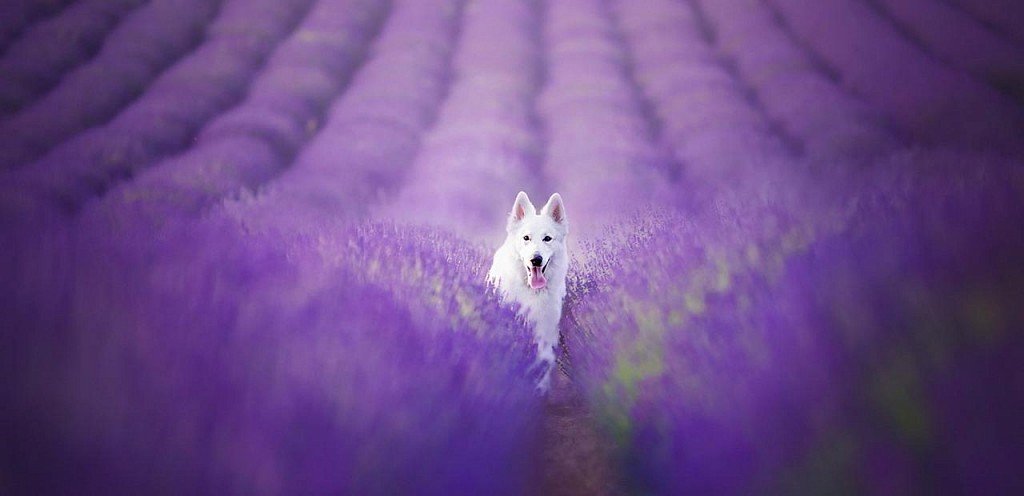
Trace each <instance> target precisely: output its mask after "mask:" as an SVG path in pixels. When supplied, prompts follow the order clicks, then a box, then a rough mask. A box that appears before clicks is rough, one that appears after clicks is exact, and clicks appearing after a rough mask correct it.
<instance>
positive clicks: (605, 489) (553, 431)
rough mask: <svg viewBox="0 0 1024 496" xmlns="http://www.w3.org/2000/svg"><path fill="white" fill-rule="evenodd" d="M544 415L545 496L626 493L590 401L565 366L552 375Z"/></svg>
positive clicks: (543, 474) (543, 488) (542, 484)
mask: <svg viewBox="0 0 1024 496" xmlns="http://www.w3.org/2000/svg"><path fill="white" fill-rule="evenodd" d="M551 379H552V381H551V392H550V393H549V394H548V402H547V405H546V407H545V412H544V427H543V432H544V433H543V435H544V448H543V449H544V451H543V455H542V460H543V467H542V469H541V488H540V489H541V494H542V495H545V496H548V495H552V496H575V495H587V496H602V495H619V494H624V493H625V491H623V489H622V484H621V482H620V481H621V477H620V475H619V473H618V471H617V470H616V466H615V464H614V463H613V462H612V450H611V445H610V444H609V443H608V442H607V440H606V439H605V438H604V437H602V436H601V435H600V433H599V432H598V431H597V426H596V425H595V419H594V417H593V416H592V415H591V413H590V411H589V409H588V406H587V404H586V402H585V401H584V400H583V398H582V397H581V396H580V394H579V391H578V390H577V389H576V387H575V385H574V384H573V383H572V380H571V379H570V378H569V375H567V374H566V372H565V371H564V370H562V367H559V368H558V370H556V372H555V373H554V375H553V376H552V378H551Z"/></svg>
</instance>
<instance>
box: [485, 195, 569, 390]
mask: <svg viewBox="0 0 1024 496" xmlns="http://www.w3.org/2000/svg"><path fill="white" fill-rule="evenodd" d="M506 231H508V235H507V236H506V237H505V243H504V244H502V245H501V247H500V248H498V251H497V252H495V253H494V263H492V264H491V270H490V271H488V273H487V280H488V281H489V282H490V283H491V284H493V285H494V286H496V287H497V288H498V290H499V291H500V292H501V295H502V297H503V299H504V300H505V301H507V302H516V303H518V304H519V315H521V316H523V317H524V318H525V319H526V321H527V322H529V323H530V324H532V325H533V335H534V339H535V341H536V343H537V360H538V362H539V363H541V364H542V365H543V366H545V368H546V370H545V372H544V377H543V378H542V379H541V381H540V383H539V384H538V386H539V387H540V389H541V390H545V391H546V390H547V389H548V387H549V386H550V382H551V369H552V367H553V366H554V363H555V346H556V345H557V344H558V321H559V319H561V318H562V300H563V299H565V276H566V274H567V273H568V272H569V253H568V250H567V249H566V244H565V237H566V235H568V233H569V225H568V222H567V220H566V217H565V206H563V205H562V197H561V196H559V195H558V193H555V194H553V195H551V198H550V199H549V200H548V203H547V204H546V205H544V208H542V209H541V210H540V213H539V214H538V213H537V209H535V208H534V207H533V204H532V203H530V198H529V197H528V196H526V193H524V192H522V191H520V192H519V194H518V195H517V196H516V202H515V204H513V205H512V212H511V213H510V214H509V217H508V225H507V227H506Z"/></svg>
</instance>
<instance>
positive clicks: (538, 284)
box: [530, 267, 548, 289]
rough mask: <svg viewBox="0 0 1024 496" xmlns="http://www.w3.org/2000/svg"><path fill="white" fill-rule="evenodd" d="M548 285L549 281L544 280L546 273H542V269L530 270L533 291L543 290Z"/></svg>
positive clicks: (534, 268) (533, 268)
mask: <svg viewBox="0 0 1024 496" xmlns="http://www.w3.org/2000/svg"><path fill="white" fill-rule="evenodd" d="M547 285H548V280H547V279H545V278H544V273H543V272H541V270H540V267H531V268H530V287H531V288H533V289H541V288H543V287H544V286H547Z"/></svg>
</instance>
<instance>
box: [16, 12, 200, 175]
mask: <svg viewBox="0 0 1024 496" xmlns="http://www.w3.org/2000/svg"><path fill="white" fill-rule="evenodd" d="M219 5H220V1H212V2H211V1H206V0H153V1H152V2H151V3H149V4H147V5H146V6H144V7H142V8H140V9H138V10H136V11H135V12H132V13H131V14H130V15H129V16H128V17H127V18H125V20H124V21H123V22H122V23H121V24H120V25H119V26H118V27H117V29H115V30H114V31H113V32H111V33H110V34H109V35H108V36H107V38H106V40H105V41H104V43H103V47H102V48H101V49H100V51H99V53H97V54H96V56H95V57H93V59H92V60H90V61H89V62H88V63H87V64H85V65H82V66H80V67H78V68H77V69H75V70H73V71H71V72H69V73H68V74H66V75H64V77H62V78H61V81H60V83H59V84H58V85H57V86H55V87H54V88H53V89H52V90H51V91H49V92H48V93H47V94H46V95H45V96H43V97H42V98H40V99H39V100H37V101H35V102H34V103H32V104H31V105H29V106H28V107H25V108H23V109H21V111H20V112H19V113H17V114H15V115H12V116H10V117H8V118H5V119H4V120H3V121H0V131H2V132H0V143H2V145H3V146H2V147H0V169H8V168H12V167H15V166H22V165H27V164H26V162H28V161H29V160H32V159H35V158H37V157H39V156H41V155H42V154H44V153H45V152H46V151H47V150H49V149H51V148H52V147H55V146H57V145H58V144H60V143H61V142H62V141H63V140H65V139H67V138H69V137H71V136H73V135H74V134H75V133H78V132H80V131H82V130H84V129H87V128H89V127H90V126H94V125H97V124H101V123H103V122H105V121H107V120H109V119H110V118H112V117H114V116H115V115H116V114H117V112H118V111H119V110H120V109H121V108H122V107H123V106H124V105H125V104H127V103H128V102H130V101H132V100H133V99H135V98H136V97H138V96H139V95H140V94H141V93H142V92H143V91H144V90H145V89H146V86H147V85H149V84H150V83H151V82H152V81H153V79H154V78H156V77H157V75H159V74H160V73H161V71H163V70H164V69H165V68H167V67H168V66H170V65H171V64H172V63H174V62H175V61H176V60H178V59H179V58H180V57H182V56H184V55H185V54H186V53H188V51H189V50H191V49H192V48H194V47H195V45H196V44H197V43H198V42H199V41H200V39H201V35H202V30H203V28H204V27H205V26H206V25H207V24H208V23H209V22H210V20H211V18H212V17H213V15H214V14H215V13H216V11H217V8H218V6H219Z"/></svg>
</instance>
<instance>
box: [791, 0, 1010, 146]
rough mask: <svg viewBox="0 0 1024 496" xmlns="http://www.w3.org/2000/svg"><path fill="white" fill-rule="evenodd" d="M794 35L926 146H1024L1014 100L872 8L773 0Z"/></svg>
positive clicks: (838, 0) (835, 1) (848, 1)
mask: <svg viewBox="0 0 1024 496" xmlns="http://www.w3.org/2000/svg"><path fill="white" fill-rule="evenodd" d="M773 3H774V5H775V6H776V8H777V9H778V11H779V12H780V13H781V15H782V17H783V18H784V19H785V22H786V23H787V24H788V25H789V26H790V27H791V29H792V30H793V32H794V33H795V36H796V37H798V38H799V39H800V40H801V41H802V42H804V43H806V44H807V45H809V46H810V47H811V49H813V50H815V52H816V53H817V54H818V55H819V56H820V57H821V58H822V59H823V60H824V62H825V63H826V64H828V65H829V66H830V67H832V68H833V69H834V70H835V71H836V72H837V73H838V75H839V77H840V78H841V79H842V80H843V81H844V82H845V84H847V85H848V87H849V88H850V90H851V91H854V92H856V93H859V94H863V95H864V97H865V99H866V100H867V101H869V102H871V104H872V105H874V106H875V107H877V108H878V109H879V110H880V111H882V112H885V113H886V114H887V115H888V116H889V117H890V118H891V119H892V120H893V121H894V122H895V123H896V124H897V125H899V126H900V127H901V128H902V129H903V130H904V131H905V132H907V133H909V134H911V135H912V136H913V137H914V138H916V139H917V140H919V141H921V142H923V143H924V144H932V145H934V144H940V143H942V144H957V145H959V146H966V147H969V148H972V149H986V150H987V149H995V150H999V151H1007V152H1020V151H1021V150H1022V145H1021V141H1020V139H1019V136H1020V135H1021V133H1022V132H1024V112H1022V110H1021V108H1020V107H1019V106H1018V105H1017V104H1016V103H1015V102H1014V101H1013V100H1011V99H1010V98H1009V97H1006V96H1004V95H1001V94H999V93H998V92H996V91H995V90H994V89H992V88H990V87H989V86H987V85H984V84H982V83H980V82H979V81H977V80H975V79H973V78H971V77H970V76H969V75H967V74H966V73H964V72H961V71H957V70H954V69H951V68H949V67H947V66H944V65H940V64H939V63H938V62H936V61H935V60H934V59H932V58H930V57H929V56H928V55H927V54H925V53H923V52H922V51H921V50H920V49H919V48H918V47H916V46H914V45H913V44H912V43H910V42H909V41H908V40H906V39H904V38H903V37H901V36H900V34H899V33H898V32H896V31H895V29H894V28H893V27H892V26H891V25H890V24H888V23H886V21H885V20H884V19H882V18H880V17H879V16H878V15H877V13H876V12H874V11H872V10H871V9H870V7H868V6H867V5H864V4H861V3H858V2H854V1H852V0H825V1H820V2H813V3H811V4H805V2H802V1H797V0H773Z"/></svg>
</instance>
